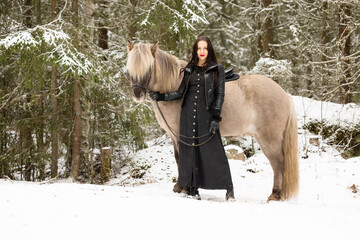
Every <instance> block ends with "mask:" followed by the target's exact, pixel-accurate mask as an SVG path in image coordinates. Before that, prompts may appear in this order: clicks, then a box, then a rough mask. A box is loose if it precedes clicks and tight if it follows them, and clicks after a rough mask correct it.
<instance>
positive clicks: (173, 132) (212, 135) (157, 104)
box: [155, 101, 215, 147]
mask: <svg viewBox="0 0 360 240" xmlns="http://www.w3.org/2000/svg"><path fill="white" fill-rule="evenodd" d="M155 103H156V107H157V108H158V110H159V112H160V115H161V117H162V119H163V120H164V122H165V124H166V126H167V127H168V128H169V130H170V132H171V133H172V134H173V135H174V136H175V137H176V138H177V139H178V140H179V141H180V142H181V143H183V144H185V145H186V146H189V147H199V146H202V145H204V144H205V143H207V142H209V141H210V140H211V139H212V138H213V137H214V135H215V133H214V132H212V133H211V132H209V133H207V134H205V135H203V136H200V137H188V136H184V135H182V134H176V132H175V131H174V129H172V128H171V127H170V125H169V124H168V122H167V121H166V119H165V116H164V114H163V113H162V111H161V109H160V106H159V103H158V102H157V101H155ZM210 134H211V136H210V137H209V138H208V139H206V141H204V142H202V143H199V144H189V143H187V142H185V141H183V140H181V139H180V137H178V136H181V137H184V138H191V139H198V138H203V137H206V136H208V135H210Z"/></svg>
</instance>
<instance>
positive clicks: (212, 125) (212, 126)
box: [209, 120, 219, 133]
mask: <svg viewBox="0 0 360 240" xmlns="http://www.w3.org/2000/svg"><path fill="white" fill-rule="evenodd" d="M217 130H219V122H218V121H217V120H211V122H210V129H209V131H210V132H212V133H216V131H217Z"/></svg>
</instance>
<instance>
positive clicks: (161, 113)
mask: <svg viewBox="0 0 360 240" xmlns="http://www.w3.org/2000/svg"><path fill="white" fill-rule="evenodd" d="M150 80H151V76H150V77H149V78H148V80H147V82H146V86H142V85H139V84H133V83H131V87H132V88H133V89H134V88H140V89H143V90H144V91H145V92H146V93H149V92H150V90H149V88H148V86H149V84H150ZM155 104H156V107H157V109H158V110H159V113H160V115H161V117H162V119H163V120H164V122H165V124H166V126H167V127H168V128H169V130H170V132H171V133H172V134H173V135H174V137H175V138H177V140H178V141H180V142H181V143H183V144H185V145H186V146H189V147H199V146H202V145H204V144H206V143H207V142H209V141H210V140H211V139H212V138H213V137H214V135H215V133H214V132H210V131H209V132H208V133H207V134H205V135H203V136H199V137H188V136H185V135H182V134H180V133H176V132H175V130H174V129H172V128H171V127H170V125H169V124H168V122H167V121H166V118H165V116H164V114H163V112H162V111H161V109H160V106H159V103H158V101H155ZM210 134H211V136H210V137H209V138H208V139H206V140H205V141H204V142H202V143H199V144H189V143H187V142H185V141H183V140H181V139H180V137H183V138H187V139H193V140H195V139H200V138H204V137H207V136H209V135H210ZM178 136H179V137H178Z"/></svg>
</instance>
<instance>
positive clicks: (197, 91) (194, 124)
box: [192, 74, 200, 145]
mask: <svg viewBox="0 0 360 240" xmlns="http://www.w3.org/2000/svg"><path fill="white" fill-rule="evenodd" d="M197 80H198V81H200V74H198V79H197ZM199 88H200V84H198V85H197V90H196V95H195V100H194V122H193V126H194V129H193V133H194V135H193V138H195V132H196V128H195V126H196V120H195V119H196V104H197V103H196V101H197V98H198V95H199V92H200V90H199ZM192 145H195V143H192Z"/></svg>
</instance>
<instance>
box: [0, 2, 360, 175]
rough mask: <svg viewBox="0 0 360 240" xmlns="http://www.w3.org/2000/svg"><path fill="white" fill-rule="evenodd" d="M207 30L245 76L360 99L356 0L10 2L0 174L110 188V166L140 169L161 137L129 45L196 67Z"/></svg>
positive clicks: (1, 46)
mask: <svg viewBox="0 0 360 240" xmlns="http://www.w3.org/2000/svg"><path fill="white" fill-rule="evenodd" d="M199 35H206V36H209V37H210V38H211V39H212V42H213V45H214V46H215V50H216V52H217V54H218V58H219V60H220V62H221V63H222V64H223V65H224V66H225V67H234V68H235V72H239V73H240V74H247V73H258V74H264V75H267V76H269V77H271V78H272V79H274V80H275V81H276V82H278V83H279V84H280V85H281V86H282V87H283V88H284V89H285V90H286V91H287V92H288V93H290V94H292V95H298V96H304V97H310V98H313V99H316V100H320V101H332V102H336V103H342V104H345V103H351V102H354V103H359V101H360V95H359V90H360V81H359V79H360V39H359V36H360V2H359V1H358V0H324V1H323V0H246V1H245V0H243V1H242V0H218V1H212V0H205V1H199V0H143V1H140V0H119V1H115V0H72V1H71V0H57V1H56V0H50V1H44V0H15V1H11V0H1V2H0V177H7V178H11V179H16V180H27V181H42V180H44V179H47V178H55V177H58V178H59V177H60V178H67V177H69V176H70V177H72V178H73V179H76V180H79V181H83V182H104V181H106V180H107V179H108V178H109V177H111V176H108V175H106V173H105V175H104V171H103V170H104V168H107V167H108V166H107V167H106V166H105V167H104V165H102V161H101V160H103V159H105V158H109V159H111V169H112V174H116V173H117V172H118V171H119V169H121V168H122V167H123V166H125V165H127V164H131V159H130V158H129V156H130V155H131V152H134V151H137V150H139V149H142V148H144V147H146V144H145V140H146V139H148V138H153V137H156V136H160V135H161V134H162V133H163V132H162V130H159V129H158V127H156V126H157V125H156V124H157V123H156V121H155V119H154V116H153V113H152V110H151V107H150V104H149V102H147V103H145V104H136V103H134V102H133V101H132V98H131V86H130V80H129V77H128V75H127V73H126V68H125V65H126V58H127V49H126V42H127V41H128V40H130V41H132V42H133V43H137V42H140V41H142V42H149V43H154V42H156V41H158V42H159V46H160V48H161V49H163V50H165V51H167V52H169V53H171V54H174V55H175V56H177V57H178V58H180V59H183V60H187V59H189V54H190V48H191V45H192V44H193V42H194V40H195V39H196V37H197V36H199ZM312 127H313V126H312ZM154 129H155V130H154ZM322 129H323V128H322ZM359 142H360V141H359ZM355 144H357V145H356V146H358V145H359V144H358V142H357V140H356V139H355ZM109 149H110V150H111V151H109Z"/></svg>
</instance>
